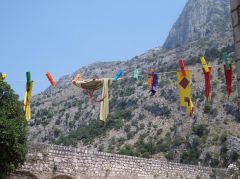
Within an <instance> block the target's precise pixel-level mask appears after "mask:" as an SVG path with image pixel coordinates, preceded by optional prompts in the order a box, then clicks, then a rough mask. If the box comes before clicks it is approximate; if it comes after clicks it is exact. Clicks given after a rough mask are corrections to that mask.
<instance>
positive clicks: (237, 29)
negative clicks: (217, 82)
mask: <svg viewBox="0 0 240 179" xmlns="http://www.w3.org/2000/svg"><path fill="white" fill-rule="evenodd" d="M230 2H231V3H230V4H231V15H232V26H233V37H234V43H235V48H236V59H237V60H236V67H237V68H236V71H237V81H238V82H237V89H238V106H239V108H240V0H231V1H230Z"/></svg>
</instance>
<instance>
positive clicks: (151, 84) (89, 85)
mask: <svg viewBox="0 0 240 179" xmlns="http://www.w3.org/2000/svg"><path fill="white" fill-rule="evenodd" d="M223 56H224V64H223V68H224V74H225V80H226V93H227V96H228V97H230V95H231V92H232V64H231V63H229V61H228V56H227V53H224V54H223ZM200 61H201V64H202V70H203V75H204V79H205V97H206V100H207V101H208V100H209V99H210V93H211V73H212V67H210V66H208V63H207V61H206V59H205V57H204V56H201V57H200ZM178 64H179V70H178V71H173V72H176V76H177V82H178V91H179V101H180V107H181V109H182V110H183V111H184V112H186V113H187V114H189V115H190V116H191V115H192V114H193V112H194V105H193V102H192V98H191V76H192V75H191V70H189V69H186V68H185V65H184V60H183V59H181V58H180V59H179V61H178ZM123 73H124V71H123V70H122V69H120V70H119V71H118V72H117V73H116V75H115V76H114V77H113V78H111V77H110V78H98V77H94V78H92V79H82V78H81V75H80V74H77V75H76V77H75V78H74V79H73V80H72V84H73V85H74V86H76V87H78V88H80V89H81V90H82V91H83V93H84V94H85V95H87V96H88V97H89V99H90V100H91V101H92V102H97V103H100V105H101V106H100V120H102V121H104V122H106V121H107V117H108V114H109V95H108V94H109V87H110V86H111V84H112V82H115V81H118V80H121V79H122V78H121V76H122V75H123ZM164 73H172V72H163V73H156V72H155V71H154V68H153V67H149V71H148V74H147V75H148V80H147V84H148V89H149V92H150V93H151V94H150V96H154V95H155V94H156V91H157V86H158V80H159V78H158V74H164ZM139 76H143V75H139V71H138V69H137V68H135V69H134V71H133V78H134V79H135V80H138V79H139ZM6 77H7V74H5V73H0V81H4V80H5V79H6ZM46 77H47V79H48V80H49V82H50V84H51V86H52V87H55V86H56V82H55V80H54V78H53V77H52V75H51V74H50V72H47V73H46ZM26 78H27V82H26V91H25V95H24V108H23V109H24V112H25V118H26V120H27V121H29V120H30V119H31V98H32V89H33V83H34V82H33V81H32V80H31V74H30V72H27V73H26ZM99 89H102V95H101V98H100V99H95V98H94V93H95V92H96V91H97V90H99ZM2 96H3V95H1V94H0V99H1V98H2Z"/></svg>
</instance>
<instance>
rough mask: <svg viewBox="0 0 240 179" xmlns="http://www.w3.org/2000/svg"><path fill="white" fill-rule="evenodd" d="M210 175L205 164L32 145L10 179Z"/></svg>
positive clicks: (114, 178)
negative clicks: (184, 163)
mask: <svg viewBox="0 0 240 179" xmlns="http://www.w3.org/2000/svg"><path fill="white" fill-rule="evenodd" d="M222 173H223V174H225V171H224V170H223V171H222ZM211 175H213V170H212V169H211V168H206V167H198V166H190V165H183V164H177V163H170V162H165V161H158V160H151V159H143V158H137V157H130V156H123V155H117V154H108V153H102V152H90V151H87V150H81V149H77V148H71V147H63V146H56V145H45V144H36V145H31V146H30V147H29V154H28V157H27V162H26V163H25V165H24V166H23V167H22V168H20V169H19V170H18V171H17V172H16V173H15V174H12V176H11V177H10V179H14V178H22V179H23V178H24V179H29V178H35V179H36V178H38V179H52V178H55V179H56V178H69V179H70V178H74V179H75V178H76V179H93V178H94V179H95V178H108V179H117V178H121V179H137V178H146V179H151V178H153V179H154V178H174V179H175V178H179V179H181V178H203V179H208V178H210V176H211Z"/></svg>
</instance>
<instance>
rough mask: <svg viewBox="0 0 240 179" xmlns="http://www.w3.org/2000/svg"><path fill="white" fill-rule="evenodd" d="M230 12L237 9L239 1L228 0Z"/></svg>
mask: <svg viewBox="0 0 240 179" xmlns="http://www.w3.org/2000/svg"><path fill="white" fill-rule="evenodd" d="M230 4H231V10H234V9H237V8H238V7H239V6H240V0H230Z"/></svg>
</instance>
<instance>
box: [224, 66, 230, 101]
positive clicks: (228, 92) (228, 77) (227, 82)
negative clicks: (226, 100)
mask: <svg viewBox="0 0 240 179" xmlns="http://www.w3.org/2000/svg"><path fill="white" fill-rule="evenodd" d="M229 66H230V68H229V70H227V67H226V65H224V73H225V78H226V90H227V95H228V97H229V96H230V95H231V92H232V64H230V65H229Z"/></svg>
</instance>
